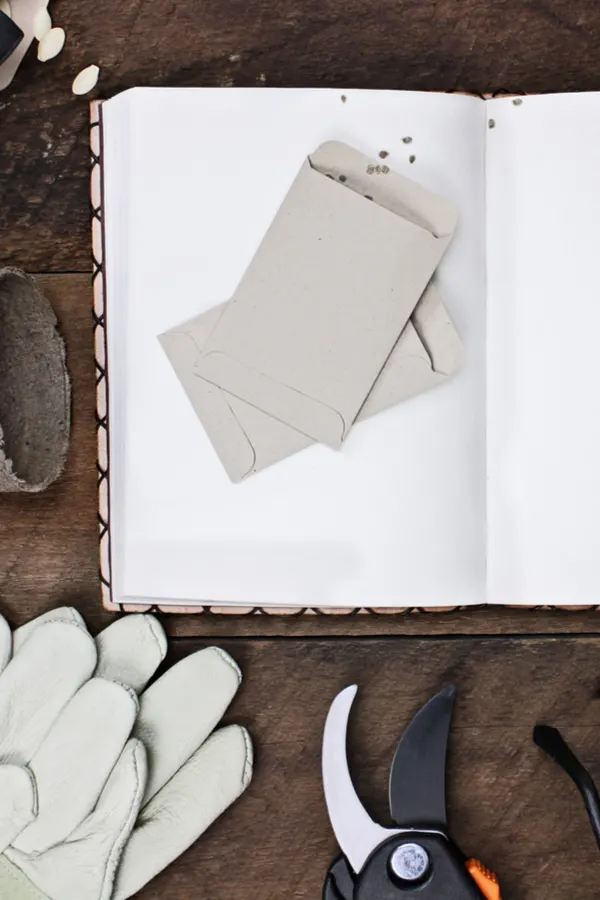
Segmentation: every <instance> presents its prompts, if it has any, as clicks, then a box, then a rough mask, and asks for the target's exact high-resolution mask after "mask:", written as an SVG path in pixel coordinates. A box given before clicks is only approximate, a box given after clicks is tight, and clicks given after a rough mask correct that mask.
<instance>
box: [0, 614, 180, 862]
mask: <svg viewBox="0 0 600 900" xmlns="http://www.w3.org/2000/svg"><path fill="white" fill-rule="evenodd" d="M132 644H134V645H135V647H136V652H135V654H131V652H130V648H131V646H132ZM165 653H166V640H165V638H164V633H163V631H162V629H161V628H160V626H159V625H158V623H157V622H156V621H155V620H154V619H152V617H149V616H132V617H130V618H129V619H127V620H122V621H119V622H116V623H115V624H114V625H112V626H111V627H110V628H108V629H106V630H105V631H104V632H102V633H101V634H100V635H99V637H98V638H97V639H96V642H94V640H93V639H92V637H91V636H90V635H89V633H88V631H87V629H86V627H85V624H84V622H83V619H82V618H81V616H80V615H79V613H77V612H76V610H74V609H70V608H60V609H56V610H53V611H52V612H51V613H47V614H45V615H43V616H40V617H39V618H37V619H34V620H33V621H31V622H29V623H28V624H27V625H24V626H23V627H21V628H18V629H17V630H16V631H15V632H14V634H12V633H11V631H10V628H9V626H8V624H7V623H6V621H5V620H4V619H3V618H2V617H1V616H0V852H1V851H3V850H4V849H5V848H6V847H7V846H8V844H10V843H11V842H12V841H13V840H14V839H15V838H16V836H17V835H18V834H19V833H20V832H21V831H22V830H23V829H24V828H25V826H26V825H28V824H29V823H30V822H31V821H32V820H33V819H34V818H35V816H36V814H37V805H38V795H37V786H36V782H35V779H34V777H33V774H32V772H31V770H30V769H29V768H27V765H28V764H29V763H30V762H31V760H32V759H33V758H34V757H35V756H36V754H37V753H38V752H40V748H41V746H42V744H43V742H44V740H45V738H46V737H47V735H48V733H49V731H50V730H51V728H52V725H53V724H54V722H55V721H56V719H57V718H58V716H59V715H60V714H61V713H62V711H63V710H64V708H65V707H66V706H67V704H68V703H69V702H70V701H71V700H72V698H73V697H74V696H75V695H76V694H77V692H78V691H79V690H80V688H81V687H82V686H83V685H84V684H85V683H86V682H87V681H88V679H90V678H91V676H92V674H93V673H94V670H96V673H97V674H100V675H103V676H104V677H106V678H112V677H116V678H119V679H120V680H124V681H128V682H129V683H130V684H131V686H132V687H134V688H136V689H141V688H142V687H144V686H145V684H146V683H147V682H148V680H149V679H150V678H151V676H152V675H153V674H154V672H155V670H156V668H157V667H158V665H159V664H160V662H161V661H162V660H163V659H164V655H165Z"/></svg>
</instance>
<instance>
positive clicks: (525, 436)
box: [487, 94, 600, 604]
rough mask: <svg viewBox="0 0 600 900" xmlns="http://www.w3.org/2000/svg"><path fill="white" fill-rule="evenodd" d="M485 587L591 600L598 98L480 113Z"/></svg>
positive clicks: (597, 584) (516, 596) (599, 296)
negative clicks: (483, 132) (489, 124)
mask: <svg viewBox="0 0 600 900" xmlns="http://www.w3.org/2000/svg"><path fill="white" fill-rule="evenodd" d="M488 116H489V118H490V119H492V120H493V121H494V122H495V127H494V128H493V129H490V130H488V132H487V134H488V142H487V145H488V146H487V173H488V178H487V182H488V185H487V187H488V190H487V264H488V295H487V303H488V334H487V345H488V534H489V537H488V573H489V574H488V581H489V600H490V601H492V602H496V603H527V604H544V603H548V604H578V603H590V604H592V603H594V604H595V603H598V602H599V599H600V527H599V519H598V516H599V511H600V465H599V460H600V379H599V376H598V370H597V366H598V360H599V340H600V293H599V291H600V279H599V271H600V270H599V263H600V151H599V148H600V94H573V95H560V96H540V97H523V98H522V102H521V104H520V105H515V104H514V103H513V102H512V100H510V99H501V100H494V101H490V102H489V103H488Z"/></svg>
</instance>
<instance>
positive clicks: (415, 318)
mask: <svg viewBox="0 0 600 900" xmlns="http://www.w3.org/2000/svg"><path fill="white" fill-rule="evenodd" d="M224 310H225V304H221V305H220V306H218V307H215V308H214V309H211V310H209V311H208V312H205V313H203V314H202V315H200V316H197V317H196V318H195V319H192V320H191V321H190V322H187V323H186V324H185V325H183V326H181V328H173V329H171V330H170V331H168V332H166V334H163V335H161V336H160V338H159V340H160V342H161V344H162V346H163V348H164V350H165V352H166V354H167V356H168V358H169V360H170V362H171V365H172V366H173V369H174V370H175V372H176V374H177V376H178V378H179V380H180V381H181V384H182V386H183V388H184V389H185V391H186V393H187V395H188V398H189V400H190V402H191V404H192V406H193V408H194V410H195V412H196V415H197V416H198V418H199V419H200V421H201V422H202V424H203V426H204V429H205V430H206V432H207V434H208V436H209V438H210V441H211V443H212V444H213V446H214V448H215V450H216V452H217V453H218V455H219V458H220V459H221V462H222V463H223V466H224V468H225V470H226V472H227V474H228V475H229V477H230V478H231V480H232V481H241V480H243V479H244V478H246V477H248V476H249V475H252V474H253V473H254V472H259V471H261V470H262V469H266V468H268V467H269V466H271V465H273V464H274V463H276V462H279V461H280V460H282V459H285V458H286V457H288V456H291V455H292V454H294V453H298V452H299V451H300V450H304V449H305V448H306V447H308V446H310V445H311V444H312V443H313V441H312V439H311V438H309V437H307V436H306V435H304V434H302V433H301V432H300V431H297V430H296V429H295V428H292V427H291V426H289V425H286V424H285V423H283V422H280V421H279V420H277V419H274V418H273V417H272V416H269V415H268V414H267V413H264V412H262V411H261V410H259V409H257V408H256V407H254V406H251V405H250V404H249V403H246V401H245V400H240V399H238V398H237V397H234V396H233V395H231V394H228V393H226V392H225V391H223V390H221V389H220V388H217V387H215V385H213V384H211V383H210V382H208V381H205V379H203V378H199V377H198V376H197V375H196V374H195V372H194V366H195V363H196V361H197V359H198V357H199V356H200V355H201V353H202V348H203V347H204V346H205V344H206V341H207V340H208V337H209V336H210V334H211V332H212V330H213V329H214V328H215V326H216V325H217V323H218V321H219V319H220V317H221V316H222V314H223V312H224ZM462 357H463V348H462V343H461V341H460V338H459V337H458V334H457V333H456V330H455V329H454V326H453V324H452V322H451V321H450V318H449V316H448V313H447V311H446V310H445V308H444V306H443V304H442V302H441V300H440V297H439V294H438V292H437V289H436V288H435V286H434V285H433V284H430V285H429V286H428V287H427V288H426V289H425V293H424V294H423V296H422V297H421V299H420V300H419V302H418V304H417V307H416V309H415V311H414V312H413V315H412V317H411V319H410V320H409V322H408V323H407V324H406V326H405V328H404V330H403V332H402V334H401V335H400V338H399V339H398V341H397V342H396V345H395V347H394V349H393V350H392V353H391V355H390V357H389V358H388V361H387V362H386V364H385V366H384V368H383V370H382V371H381V373H380V375H379V377H378V379H377V381H376V382H375V384H374V385H373V388H372V390H371V392H370V394H369V395H368V397H367V399H366V401H365V403H364V405H363V407H362V409H361V410H360V412H359V415H358V419H357V421H361V420H362V419H366V418H367V417H369V416H372V415H374V414H375V413H378V412H381V411H383V410H384V409H388V408H389V407H391V406H395V405H396V404H397V403H400V402H401V401H402V400H406V399H408V398H409V397H412V396H414V395H415V394H419V393H420V392H421V391H424V390H427V389H428V388H430V387H434V386H435V385H436V384H439V383H440V382H442V381H444V380H445V379H446V378H447V377H448V376H449V375H451V374H452V373H453V372H455V371H456V370H457V369H458V368H459V366H460V364H461V362H462Z"/></svg>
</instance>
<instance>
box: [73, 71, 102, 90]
mask: <svg viewBox="0 0 600 900" xmlns="http://www.w3.org/2000/svg"><path fill="white" fill-rule="evenodd" d="M99 75H100V69H99V68H98V66H88V67H87V69H82V71H81V72H80V73H79V75H78V76H77V77H76V79H75V81H74V82H73V88H72V90H73V93H74V94H77V95H78V96H81V95H82V94H88V93H89V92H90V91H91V90H93V89H94V88H95V87H96V85H97V83H98V77H99Z"/></svg>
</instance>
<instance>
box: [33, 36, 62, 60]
mask: <svg viewBox="0 0 600 900" xmlns="http://www.w3.org/2000/svg"><path fill="white" fill-rule="evenodd" d="M66 37H67V36H66V34H65V30H64V28H51V29H50V31H49V32H48V34H46V35H44V37H43V38H42V39H41V41H40V42H39V44H38V59H39V60H40V62H48V60H49V59H54V57H55V56H58V54H59V53H60V51H61V50H62V48H63V47H64V46H65V40H66Z"/></svg>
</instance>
